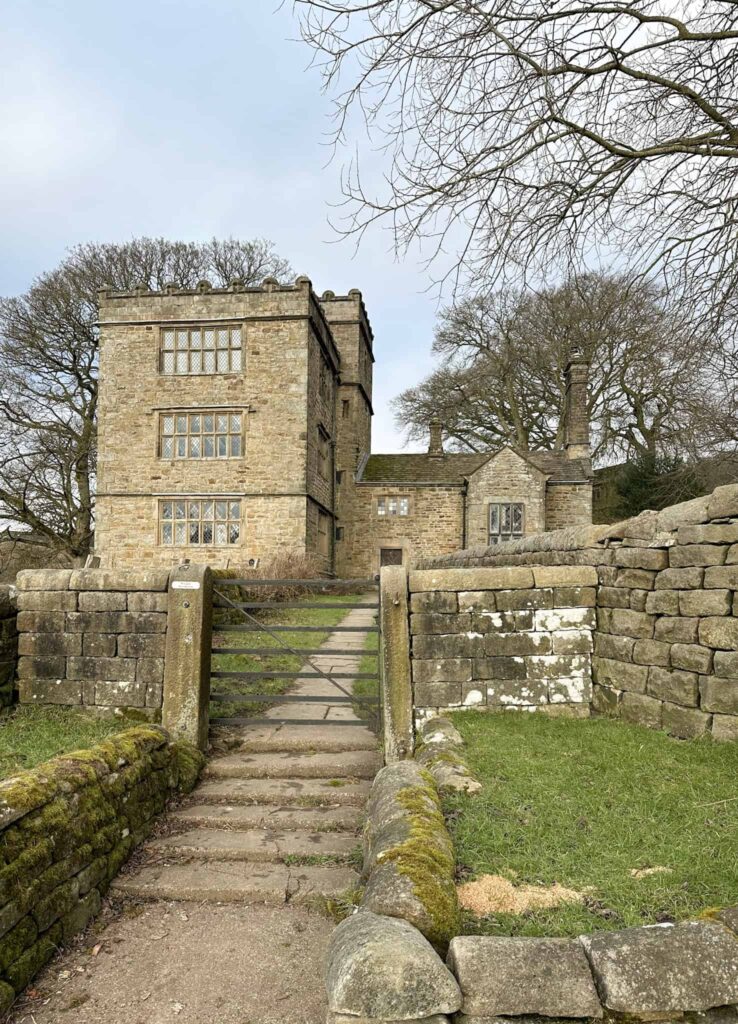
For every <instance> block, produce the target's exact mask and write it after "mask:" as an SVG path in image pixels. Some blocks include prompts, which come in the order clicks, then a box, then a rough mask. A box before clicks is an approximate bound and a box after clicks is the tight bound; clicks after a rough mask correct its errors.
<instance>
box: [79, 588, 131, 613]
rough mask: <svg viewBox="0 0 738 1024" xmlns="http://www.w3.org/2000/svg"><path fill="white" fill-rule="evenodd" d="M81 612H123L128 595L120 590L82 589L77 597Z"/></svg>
mask: <svg viewBox="0 0 738 1024" xmlns="http://www.w3.org/2000/svg"><path fill="white" fill-rule="evenodd" d="M77 599H78V601H79V606H78V607H79V610H80V611H81V612H124V611H125V610H126V606H127V604H128V595H127V594H125V593H122V592H121V591H104V590H92V591H82V592H81V593H80V594H78V597H77Z"/></svg>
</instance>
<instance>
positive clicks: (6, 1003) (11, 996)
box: [0, 981, 15, 1013]
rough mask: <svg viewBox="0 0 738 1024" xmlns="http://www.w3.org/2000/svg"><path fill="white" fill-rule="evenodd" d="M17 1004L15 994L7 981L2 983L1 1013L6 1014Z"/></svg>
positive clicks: (0, 985)
mask: <svg viewBox="0 0 738 1024" xmlns="http://www.w3.org/2000/svg"><path fill="white" fill-rule="evenodd" d="M14 1002H15V992H14V990H13V989H12V988H11V986H10V985H8V983H7V982H5V981H0V1013H6V1012H7V1011H8V1010H9V1009H10V1007H11V1006H12V1005H13V1003H14Z"/></svg>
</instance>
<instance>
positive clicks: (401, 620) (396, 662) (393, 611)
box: [379, 565, 415, 764]
mask: <svg viewBox="0 0 738 1024" xmlns="http://www.w3.org/2000/svg"><path fill="white" fill-rule="evenodd" d="M379 581H380V582H379V587H380V625H381V634H380V636H381V641H380V643H381V648H380V651H381V658H380V665H381V672H382V705H383V713H384V715H383V717H384V760H385V763H386V764H391V763H392V762H394V761H404V760H406V759H407V758H409V757H412V756H413V750H414V747H415V734H414V729H413V685H412V674H411V666H410V618H409V609H408V597H407V594H408V580H407V569H406V568H405V567H404V566H402V565H386V566H384V567H383V568H382V570H381V571H380V576H379Z"/></svg>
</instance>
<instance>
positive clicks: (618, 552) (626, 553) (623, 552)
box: [612, 547, 669, 570]
mask: <svg viewBox="0 0 738 1024" xmlns="http://www.w3.org/2000/svg"><path fill="white" fill-rule="evenodd" d="M612 563H613V565H617V566H622V567H623V568H626V569H656V570H658V569H666V568H667V567H668V565H669V552H668V551H665V550H664V549H662V548H630V547H627V548H626V547H620V548H616V549H615V551H614V552H613V558H612Z"/></svg>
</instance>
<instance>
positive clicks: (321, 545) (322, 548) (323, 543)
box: [317, 509, 331, 558]
mask: <svg viewBox="0 0 738 1024" xmlns="http://www.w3.org/2000/svg"><path fill="white" fill-rule="evenodd" d="M330 538H331V517H330V516H329V515H328V513H327V512H323V510H322V509H318V543H317V549H318V554H319V555H322V556H323V557H324V558H330V556H331V541H330Z"/></svg>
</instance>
